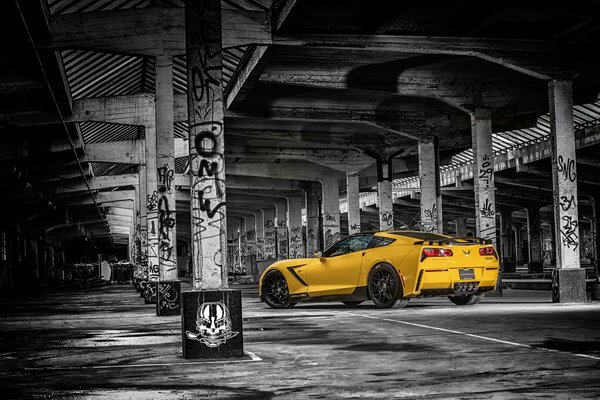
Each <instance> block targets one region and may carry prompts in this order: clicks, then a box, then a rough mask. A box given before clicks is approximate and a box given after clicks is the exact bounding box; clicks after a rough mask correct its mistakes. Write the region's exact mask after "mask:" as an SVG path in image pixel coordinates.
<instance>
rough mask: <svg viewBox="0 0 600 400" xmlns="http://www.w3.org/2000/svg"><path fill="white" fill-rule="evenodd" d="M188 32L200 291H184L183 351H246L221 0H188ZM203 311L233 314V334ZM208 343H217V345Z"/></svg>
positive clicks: (189, 354) (217, 354) (214, 354)
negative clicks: (234, 256)
mask: <svg viewBox="0 0 600 400" xmlns="http://www.w3.org/2000/svg"><path fill="white" fill-rule="evenodd" d="M185 32H186V35H185V36H186V37H185V39H186V65H187V88H188V89H187V98H188V126H189V139H190V140H189V143H190V181H191V182H190V192H191V193H190V194H191V219H192V221H191V225H192V226H191V231H192V236H191V245H192V265H193V275H194V276H193V279H192V287H193V288H194V289H195V291H190V292H185V293H183V305H182V307H183V310H182V313H181V316H182V323H181V325H182V331H183V335H182V336H183V346H182V347H183V356H184V357H185V358H223V357H243V356H244V348H243V337H242V334H241V332H242V330H243V327H242V297H241V291H240V290H226V289H227V287H228V282H227V218H226V206H225V204H226V203H225V201H226V200H225V157H224V154H225V132H224V130H223V120H224V104H223V62H222V54H223V53H222V45H221V43H222V40H221V39H222V38H221V36H222V29H221V1H220V0H189V1H186V2H185ZM206 303H211V304H206ZM213 303H214V304H213ZM217 310H220V311H217ZM215 313H216V314H215ZM198 314H205V315H206V314H209V315H211V316H214V317H218V316H219V315H228V316H229V317H230V321H231V324H230V325H229V326H230V332H231V333H230V335H228V337H227V338H220V339H222V340H220V339H219V338H217V339H216V340H215V338H214V337H213V336H211V335H208V334H206V332H205V331H204V330H199V329H198V323H197V316H198ZM198 322H199V321H198ZM206 343H209V344H211V343H212V346H211V345H207V344H206Z"/></svg>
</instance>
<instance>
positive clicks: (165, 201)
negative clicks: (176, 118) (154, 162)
mask: <svg viewBox="0 0 600 400" xmlns="http://www.w3.org/2000/svg"><path fill="white" fill-rule="evenodd" d="M157 177H158V186H157V192H158V193H157V194H158V204H157V212H158V243H159V259H160V263H161V264H162V265H164V266H165V267H164V272H168V271H172V270H174V269H176V268H177V260H176V255H175V252H174V251H173V246H174V243H173V242H174V241H173V239H172V236H173V232H174V229H175V218H174V217H175V215H174V214H175V212H174V211H171V210H172V209H174V207H172V205H171V204H169V203H170V199H169V198H172V197H173V196H172V194H173V188H172V183H173V179H174V177H175V171H174V170H173V169H170V168H169V166H168V165H167V164H165V165H163V166H162V167H160V168H158V169H157ZM171 201H172V200H171Z"/></svg>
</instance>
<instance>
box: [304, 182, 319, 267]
mask: <svg viewBox="0 0 600 400" xmlns="http://www.w3.org/2000/svg"><path fill="white" fill-rule="evenodd" d="M320 189H321V188H320V185H319V184H318V183H316V182H311V183H310V187H309V189H308V190H307V191H306V256H307V257H312V256H313V255H314V254H315V252H316V251H319V238H318V236H317V235H318V232H319V193H320Z"/></svg>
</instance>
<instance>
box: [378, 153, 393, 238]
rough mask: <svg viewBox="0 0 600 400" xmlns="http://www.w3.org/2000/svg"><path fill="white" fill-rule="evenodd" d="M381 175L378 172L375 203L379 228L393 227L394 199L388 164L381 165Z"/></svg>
mask: <svg viewBox="0 0 600 400" xmlns="http://www.w3.org/2000/svg"><path fill="white" fill-rule="evenodd" d="M382 169H383V171H382V172H383V173H382V175H379V174H378V177H377V178H378V182H377V205H378V206H379V229H381V230H382V231H386V230H388V229H394V201H393V199H392V177H391V176H389V173H388V171H389V168H388V164H386V163H384V164H383V166H382Z"/></svg>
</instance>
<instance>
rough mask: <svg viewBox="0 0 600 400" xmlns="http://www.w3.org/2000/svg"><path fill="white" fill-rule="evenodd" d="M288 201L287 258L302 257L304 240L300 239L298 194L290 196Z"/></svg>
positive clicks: (299, 198)
mask: <svg viewBox="0 0 600 400" xmlns="http://www.w3.org/2000/svg"><path fill="white" fill-rule="evenodd" d="M287 202H288V212H287V216H288V217H287V220H288V229H289V247H288V248H289V258H304V241H303V239H302V206H303V204H302V203H303V201H302V197H300V196H290V197H288V198H287Z"/></svg>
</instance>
